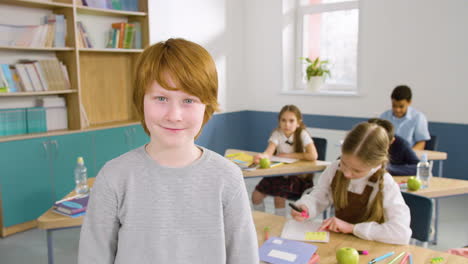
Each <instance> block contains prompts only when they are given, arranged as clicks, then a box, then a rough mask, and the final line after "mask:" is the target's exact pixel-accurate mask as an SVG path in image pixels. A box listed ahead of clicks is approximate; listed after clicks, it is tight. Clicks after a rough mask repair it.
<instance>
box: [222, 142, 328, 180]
mask: <svg viewBox="0 0 468 264" xmlns="http://www.w3.org/2000/svg"><path fill="white" fill-rule="evenodd" d="M237 152H244V153H245V154H249V155H252V156H255V155H257V154H258V152H252V151H246V150H240V149H227V150H226V152H225V153H224V156H226V155H229V154H232V153H237ZM330 163H331V162H328V161H322V160H317V161H305V160H299V161H296V162H294V163H290V164H282V165H280V166H277V167H274V168H268V169H256V170H253V171H245V170H243V171H242V173H243V174H244V178H254V177H276V176H284V175H297V174H303V173H312V172H318V171H323V170H325V168H326V167H327V166H328V165H330Z"/></svg>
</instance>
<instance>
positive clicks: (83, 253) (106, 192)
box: [78, 170, 120, 264]
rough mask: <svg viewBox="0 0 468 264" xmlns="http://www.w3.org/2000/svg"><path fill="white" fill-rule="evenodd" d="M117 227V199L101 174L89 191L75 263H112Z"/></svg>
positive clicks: (102, 173)
mask: <svg viewBox="0 0 468 264" xmlns="http://www.w3.org/2000/svg"><path fill="white" fill-rule="evenodd" d="M119 226H120V224H119V220H118V218H117V198H116V195H115V193H114V192H113V190H112V188H110V186H109V184H108V183H107V182H106V177H105V175H104V172H103V170H101V172H100V173H99V175H98V176H97V177H96V180H95V183H94V186H93V188H92V190H91V194H90V199H89V204H88V208H87V210H86V216H85V218H84V223H83V226H82V228H81V235H80V244H79V253H78V263H80V264H85V263H86V264H89V263H99V264H106V263H109V264H110V263H114V259H115V256H116V253H117V234H118V230H119Z"/></svg>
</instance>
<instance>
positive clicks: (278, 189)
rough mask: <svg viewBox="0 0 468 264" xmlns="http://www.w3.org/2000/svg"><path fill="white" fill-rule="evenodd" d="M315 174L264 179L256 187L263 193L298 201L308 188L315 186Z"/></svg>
mask: <svg viewBox="0 0 468 264" xmlns="http://www.w3.org/2000/svg"><path fill="white" fill-rule="evenodd" d="M313 177H314V174H306V175H300V176H278V177H268V178H263V179H262V180H261V181H260V182H259V183H258V184H257V186H256V187H255V189H256V190H257V191H259V192H261V193H264V194H267V195H271V196H280V197H283V198H286V199H292V200H297V199H299V198H300V197H301V195H302V193H303V192H304V191H305V190H307V189H308V188H312V187H313V186H314V182H313Z"/></svg>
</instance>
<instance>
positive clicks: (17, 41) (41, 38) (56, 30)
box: [0, 14, 67, 48]
mask: <svg viewBox="0 0 468 264" xmlns="http://www.w3.org/2000/svg"><path fill="white" fill-rule="evenodd" d="M42 21H43V22H42V24H40V25H10V24H0V33H2V37H1V38H0V45H5V46H16V47H41V48H52V47H56V48H64V47H65V38H66V34H67V32H66V29H67V21H66V19H65V16H64V15H61V14H50V15H47V16H44V17H43V19H42Z"/></svg>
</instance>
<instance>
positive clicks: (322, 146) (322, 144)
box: [312, 137, 327, 160]
mask: <svg viewBox="0 0 468 264" xmlns="http://www.w3.org/2000/svg"><path fill="white" fill-rule="evenodd" d="M312 140H314V145H315V148H316V149H317V154H318V160H325V158H326V156H327V139H326V138H319V137H312Z"/></svg>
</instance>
